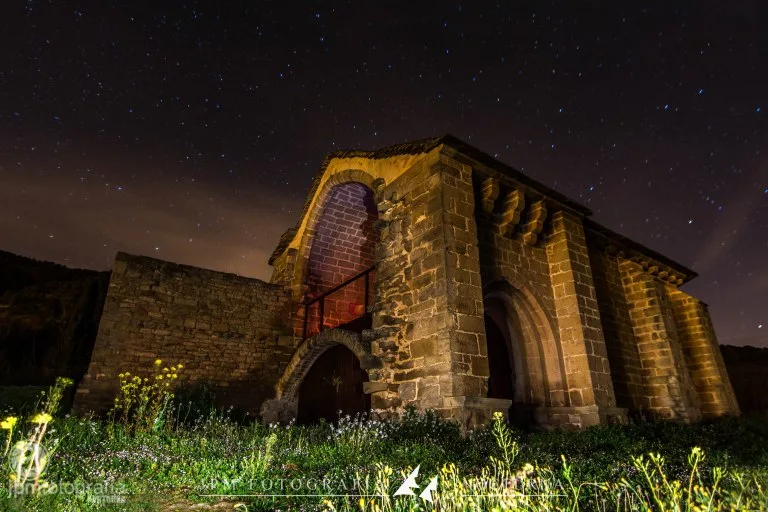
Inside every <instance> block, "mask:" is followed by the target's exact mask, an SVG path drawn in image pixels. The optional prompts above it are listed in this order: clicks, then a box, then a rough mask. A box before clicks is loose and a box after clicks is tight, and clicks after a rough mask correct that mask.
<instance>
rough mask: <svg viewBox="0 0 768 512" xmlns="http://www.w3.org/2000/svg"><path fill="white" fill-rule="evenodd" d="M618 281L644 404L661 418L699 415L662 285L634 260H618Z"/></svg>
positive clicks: (690, 419)
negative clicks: (637, 361) (634, 342)
mask: <svg viewBox="0 0 768 512" xmlns="http://www.w3.org/2000/svg"><path fill="white" fill-rule="evenodd" d="M621 267H622V281H623V283H624V289H625V292H626V296H627V303H628V305H629V315H630V319H631V321H632V329H633V330H634V333H635V338H636V339H637V348H638V354H639V356H640V364H641V367H642V374H643V380H644V383H645V386H644V387H645V395H646V396H645V400H644V402H645V404H646V408H647V409H648V410H649V411H650V413H651V415H652V416H653V417H655V418H662V419H682V420H686V421H694V420H697V419H699V418H700V411H699V406H698V403H697V402H698V400H697V397H696V394H695V393H692V392H691V391H692V389H693V383H692V382H691V378H690V375H689V374H688V369H687V368H686V364H685V360H684V357H683V352H682V347H681V345H680V342H679V340H678V336H677V329H676V327H675V324H674V317H673V315H672V311H671V305H670V304H668V299H667V298H666V295H665V290H664V284H663V283H659V282H656V280H655V279H654V277H653V276H651V275H650V274H648V273H647V272H644V271H643V269H642V267H640V266H639V265H638V264H637V263H634V262H631V261H628V260H624V261H622V263H621Z"/></svg>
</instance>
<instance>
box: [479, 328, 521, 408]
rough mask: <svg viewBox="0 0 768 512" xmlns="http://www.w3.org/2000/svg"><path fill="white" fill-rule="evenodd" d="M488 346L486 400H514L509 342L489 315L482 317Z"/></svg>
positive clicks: (512, 369)
mask: <svg viewBox="0 0 768 512" xmlns="http://www.w3.org/2000/svg"><path fill="white" fill-rule="evenodd" d="M484 320H485V338H486V340H487V344H488V370H489V373H488V375H489V376H488V398H503V399H505V400H514V398H515V371H514V363H513V360H512V351H511V347H510V340H508V339H507V336H506V335H505V333H504V331H503V330H502V328H501V327H500V326H499V325H498V324H497V323H496V321H495V320H494V319H493V318H491V317H490V316H489V315H487V314H486V315H485V316H484Z"/></svg>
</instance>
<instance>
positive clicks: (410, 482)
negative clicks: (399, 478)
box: [395, 464, 437, 503]
mask: <svg viewBox="0 0 768 512" xmlns="http://www.w3.org/2000/svg"><path fill="white" fill-rule="evenodd" d="M420 467H421V464H419V465H418V466H416V469H414V470H413V471H411V474H410V475H408V478H406V479H405V482H403V485H401V486H400V487H398V489H397V490H396V491H395V496H416V493H414V492H413V491H412V490H411V489H418V488H419V484H417V483H416V478H417V477H418V476H419V468H420ZM436 490H437V476H435V477H433V478H432V480H430V481H429V484H427V487H426V488H424V490H423V491H422V492H421V494H419V498H421V499H423V500H424V501H428V502H430V503H432V492H433V491H436Z"/></svg>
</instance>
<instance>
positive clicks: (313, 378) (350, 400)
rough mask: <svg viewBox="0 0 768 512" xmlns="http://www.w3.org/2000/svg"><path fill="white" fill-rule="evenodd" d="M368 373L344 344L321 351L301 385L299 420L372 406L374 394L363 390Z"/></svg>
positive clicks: (311, 420)
mask: <svg viewBox="0 0 768 512" xmlns="http://www.w3.org/2000/svg"><path fill="white" fill-rule="evenodd" d="M367 381H368V373H367V372H366V371H365V370H363V369H362V368H360V360H359V359H358V358H357V357H356V356H355V354H354V353H352V351H351V350H349V349H348V348H347V347H345V346H344V345H336V346H334V347H331V348H329V349H328V350H326V351H325V352H323V354H322V355H320V356H319V357H318V358H317V360H316V361H315V362H314V364H313V365H312V367H311V368H310V369H309V371H308V372H307V375H306V376H305V377H304V380H303V381H302V383H301V386H300V387H299V393H298V394H299V396H298V402H299V403H298V412H297V418H296V420H297V422H298V423H302V424H307V423H315V422H317V421H319V420H320V419H325V420H326V421H329V422H332V421H336V420H337V419H338V416H339V411H341V414H342V415H347V414H350V415H355V414H357V413H361V412H368V411H369V410H370V409H371V397H370V395H366V394H365V393H364V392H363V383H364V382H367Z"/></svg>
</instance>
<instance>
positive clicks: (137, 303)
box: [75, 253, 298, 412]
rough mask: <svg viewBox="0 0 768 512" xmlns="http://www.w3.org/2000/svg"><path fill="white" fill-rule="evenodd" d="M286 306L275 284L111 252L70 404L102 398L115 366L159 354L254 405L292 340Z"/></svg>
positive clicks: (131, 366)
mask: <svg viewBox="0 0 768 512" xmlns="http://www.w3.org/2000/svg"><path fill="white" fill-rule="evenodd" d="M293 308H294V306H293V305H292V304H291V303H290V300H289V296H288V293H287V292H286V291H285V290H284V288H283V287H282V286H280V285H272V284H268V283H264V282H263V281H259V280H256V279H248V278H244V277H240V276H236V275H233V274H225V273H221V272H214V271H211V270H205V269H200V268H194V267H189V266H185V265H177V264H173V263H168V262H165V261H160V260H156V259H152V258H148V257H143V256H132V255H129V254H124V253H118V255H117V258H116V260H115V265H114V270H113V272H112V276H111V279H110V282H109V291H108V293H107V298H106V302H105V305H104V311H103V314H102V317H101V322H100V324H99V333H98V336H97V339H96V344H95V348H94V350H93V355H92V356H91V361H90V366H89V368H88V373H87V374H86V376H85V378H84V379H83V382H82V384H81V385H80V386H79V388H78V390H77V396H76V399H75V410H76V411H78V412H85V411H89V410H94V411H99V412H102V411H104V410H105V409H107V408H109V407H110V405H111V401H112V399H113V397H114V393H115V391H116V390H117V388H118V379H117V375H118V374H119V373H121V372H126V371H129V372H131V374H134V375H146V374H147V372H149V371H151V370H152V363H153V361H154V360H155V359H158V358H159V359H162V360H163V361H166V362H168V363H169V364H175V363H182V364H183V365H184V371H183V372H182V374H181V380H180V382H182V383H184V382H187V383H190V382H195V381H208V382H210V383H211V384H212V386H213V388H214V390H215V392H216V395H217V401H218V402H219V403H220V404H222V405H224V404H225V405H232V406H236V407H239V408H242V409H244V410H248V411H253V412H256V411H258V410H259V406H260V405H261V402H262V401H263V400H264V399H266V398H270V397H272V396H274V386H275V384H276V382H277V380H278V379H279V378H280V376H281V375H282V372H283V371H284V369H285V367H286V365H287V363H288V361H289V360H290V357H291V355H292V353H293V351H294V349H295V346H296V345H297V342H298V340H297V339H295V338H293V336H292V335H291V333H290V329H289V328H288V331H286V326H289V325H290V322H289V321H288V320H289V318H288V317H287V315H288V314H290V312H291V310H292V309H293Z"/></svg>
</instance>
